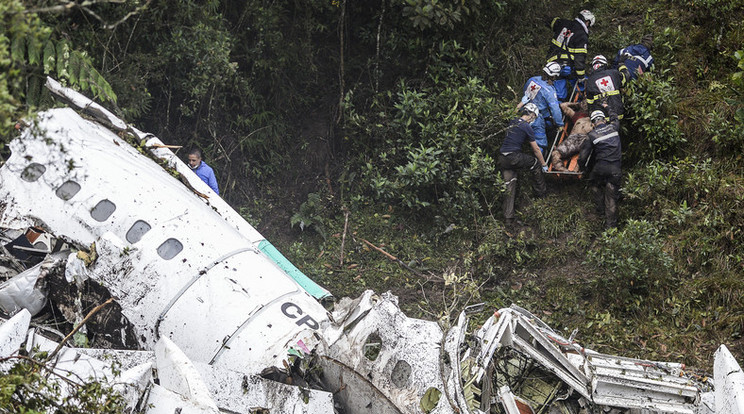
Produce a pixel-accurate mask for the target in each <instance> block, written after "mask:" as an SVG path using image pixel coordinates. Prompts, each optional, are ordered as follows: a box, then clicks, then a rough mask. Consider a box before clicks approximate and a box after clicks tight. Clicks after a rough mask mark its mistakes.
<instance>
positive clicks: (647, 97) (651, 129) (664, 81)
mask: <svg viewBox="0 0 744 414" xmlns="http://www.w3.org/2000/svg"><path fill="white" fill-rule="evenodd" d="M628 89H629V95H628V96H626V104H625V105H626V108H628V110H627V113H628V115H627V116H628V117H629V118H630V120H631V125H632V126H633V129H634V131H635V132H636V134H637V135H632V136H631V137H630V144H629V145H628V153H629V154H630V157H632V158H635V159H637V160H645V161H647V160H654V159H659V158H663V157H664V156H667V155H669V154H672V153H674V152H675V151H677V150H678V149H679V148H680V146H682V145H684V143H685V142H687V140H686V139H685V137H684V135H683V134H682V131H681V130H680V128H679V124H678V122H679V121H678V118H677V115H676V113H677V101H678V95H677V88H676V87H675V86H674V78H673V77H669V76H665V73H661V74H654V75H653V76H640V77H638V79H636V80H635V81H634V82H633V83H631V85H630V87H629V88H628Z"/></svg>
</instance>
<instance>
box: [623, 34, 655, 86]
mask: <svg viewBox="0 0 744 414" xmlns="http://www.w3.org/2000/svg"><path fill="white" fill-rule="evenodd" d="M653 47H654V35H652V34H647V35H645V36H643V38H641V43H639V44H635V45H630V46H628V47H625V48H622V49H620V50H619V51H618V52H617V57H615V63H614V65H613V67H614V68H615V69H617V68H619V67H620V65H622V64H625V67H626V68H628V72H629V73H630V80H635V79H636V78H637V77H638V76H639V75H642V74H643V73H645V72H648V71H649V70H651V68H653V66H654V58H653V56H651V49H653Z"/></svg>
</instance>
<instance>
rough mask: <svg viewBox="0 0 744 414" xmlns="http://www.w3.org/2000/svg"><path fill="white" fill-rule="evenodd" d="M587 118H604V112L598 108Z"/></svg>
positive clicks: (594, 119)
mask: <svg viewBox="0 0 744 414" xmlns="http://www.w3.org/2000/svg"><path fill="white" fill-rule="evenodd" d="M589 119H591V120H592V122H597V121H598V120H600V119H605V113H604V112H602V111H600V110H599V109H598V110H596V111H593V112H592V114H591V116H590V117H589Z"/></svg>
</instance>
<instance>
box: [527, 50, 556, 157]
mask: <svg viewBox="0 0 744 414" xmlns="http://www.w3.org/2000/svg"><path fill="white" fill-rule="evenodd" d="M560 69H561V68H560V65H558V64H557V63H555V62H548V64H547V65H545V67H543V73H542V75H541V76H534V77H532V78H529V79H528V80H527V83H525V85H524V95H523V96H522V100H521V102H520V103H519V105H517V109H519V108H521V107H522V106H523V105H525V104H527V103H528V102H530V103H534V104H535V105H537V109H539V111H540V116H538V117H537V118H536V119H535V121H534V122H533V123H532V129H533V130H534V131H535V137H536V138H535V141H537V146H538V147H540V150H541V151H542V153H543V154H545V153H546V152H545V151H546V149H547V148H548V136H547V129H549V128H552V127H553V126H557V127H559V128H562V127H563V116H562V115H561V107H560V102H558V98H557V97H556V95H555V88H554V87H553V82H554V81H555V79H556V78H557V77H558V73H559V72H560ZM551 118H552V119H551Z"/></svg>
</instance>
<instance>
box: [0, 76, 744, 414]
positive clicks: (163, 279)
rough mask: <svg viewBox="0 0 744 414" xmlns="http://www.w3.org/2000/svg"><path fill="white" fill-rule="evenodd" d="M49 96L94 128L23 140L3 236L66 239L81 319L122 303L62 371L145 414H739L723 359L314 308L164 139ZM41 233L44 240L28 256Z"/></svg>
mask: <svg viewBox="0 0 744 414" xmlns="http://www.w3.org/2000/svg"><path fill="white" fill-rule="evenodd" d="M48 87H49V88H50V89H51V90H52V91H53V92H54V93H55V94H57V95H59V96H61V97H63V98H64V99H65V101H66V102H68V103H70V104H71V105H73V106H74V107H76V108H78V109H79V110H81V111H82V112H83V113H85V114H86V117H83V116H81V115H79V114H78V113H77V112H75V111H74V110H73V109H70V108H58V109H52V110H48V111H45V112H42V113H40V114H39V116H38V118H37V119H36V120H35V121H34V122H33V124H32V125H31V126H30V127H28V128H26V129H25V130H24V131H23V132H22V134H21V136H20V137H19V138H17V139H16V140H14V141H13V142H11V144H10V148H11V151H12V154H11V156H10V158H9V159H8V160H7V161H6V163H5V164H4V165H3V166H2V168H1V169H0V200H4V201H3V202H2V203H0V231H2V234H0V236H2V235H4V236H3V239H4V241H5V242H4V243H3V244H4V245H5V246H8V245H9V244H10V247H13V246H20V247H22V248H21V249H13V250H12V251H13V254H14V255H21V254H22V253H24V252H25V253H34V254H36V255H37V256H34V260H40V259H41V258H43V257H41V258H39V257H38V254H40V253H41V252H51V251H58V250H57V248H58V247H59V243H57V241H62V242H63V243H67V244H68V245H69V246H70V247H71V248H72V249H73V250H77V252H70V253H66V254H67V256H62V257H63V260H58V261H57V262H56V263H57V266H56V267H54V269H55V271H50V272H49V273H48V274H46V275H45V276H44V279H45V281H46V282H47V284H48V289H49V292H48V295H47V298H48V299H49V301H50V302H51V303H52V304H53V306H52V307H51V308H52V309H57V310H59V311H60V312H61V313H62V314H64V316H65V318H66V319H67V320H68V322H70V323H75V322H79V321H80V320H81V319H82V318H81V317H82V316H83V315H84V314H85V313H86V312H87V311H88V310H89V309H91V308H93V307H94V306H96V305H98V304H101V303H104V302H106V301H107V300H108V299H109V298H113V299H114V303H112V304H111V305H109V306H107V307H105V308H103V310H101V311H100V312H98V313H96V314H94V315H88V316H87V317H86V318H87V322H86V324H85V325H86V327H87V328H88V330H87V333H86V335H87V338H88V340H89V344H92V345H93V346H99V347H103V348H108V349H97V350H91V349H77V348H67V347H64V348H62V351H60V352H59V354H58V355H57V356H56V357H55V361H56V364H57V365H56V367H57V368H62V369H65V370H68V371H69V372H74V373H76V375H78V376H79V377H80V378H87V377H92V378H97V379H99V380H101V381H109V382H110V381H112V379H113V378H114V377H115V376H116V372H113V371H112V370H111V365H110V363H109V364H106V363H101V361H104V360H107V359H108V358H114V359H115V360H116V361H118V362H117V364H120V366H121V367H122V369H121V371H122V372H123V373H124V374H123V375H122V378H119V379H117V380H116V383H121V384H122V385H121V386H120V388H119V389H120V391H121V392H122V393H124V395H125V396H126V400H127V403H128V404H129V408H130V409H131V410H133V411H136V412H143V413H161V412H162V413H166V412H167V413H172V412H175V411H179V410H181V411H184V412H185V411H188V412H195V413H216V412H266V411H268V412H293V413H308V414H310V413H336V412H340V413H375V414H387V413H435V414H449V413H472V414H476V413H490V412H494V413H495V412H506V413H509V414H511V413H517V412H520V413H523V412H535V413H557V412H561V413H565V414H584V413H594V412H603V413H604V412H607V413H620V412H624V413H625V412H627V413H639V414H640V413H672V412H674V413H695V414H709V413H742V412H743V411H742V409H741V407H740V405H741V403H740V401H741V400H742V398H741V395H742V389H744V385H742V382H743V381H742V379H741V369H740V368H739V366H738V364H737V363H736V361H735V359H734V358H733V357H731V355H730V354H729V353H728V351H727V350H726V349H725V347H722V348H721V349H720V350H719V352H718V353H717V355H716V379H715V383H713V382H711V381H709V380H703V379H701V378H699V377H696V376H694V375H690V374H688V373H687V371H686V370H685V368H684V366H682V365H680V364H674V363H665V362H656V361H646V360H640V359H631V358H623V357H619V356H610V355H604V354H600V353H597V352H594V351H592V350H589V349H585V348H583V347H582V346H580V345H579V344H577V343H576V342H575V341H573V338H570V339H566V338H564V337H563V336H562V335H560V334H559V333H557V332H555V331H553V330H552V329H551V328H550V327H549V326H547V325H546V324H545V323H543V322H542V321H541V320H540V319H538V318H536V317H535V316H534V315H531V314H530V313H529V312H527V311H526V310H524V309H521V308H519V307H512V308H506V309H501V310H499V311H498V312H496V313H495V314H494V315H493V316H491V317H490V318H489V319H487V321H486V322H485V323H484V324H483V325H482V326H481V327H479V328H477V329H475V330H472V329H471V327H470V325H471V320H470V318H471V315H472V314H474V313H478V312H482V309H483V307H482V306H480V307H479V306H474V307H469V308H466V309H465V311H463V312H462V313H461V314H460V316H459V318H458V320H457V323H456V324H455V325H454V326H452V327H449V328H448V329H444V328H442V327H441V326H440V325H439V324H437V323H435V322H431V321H423V320H418V319H413V318H408V317H407V316H406V315H405V314H403V312H402V311H401V310H400V308H399V307H398V303H397V298H395V296H393V295H391V294H389V293H386V294H381V295H377V294H375V293H374V292H371V291H367V292H364V293H363V294H362V295H361V296H360V297H359V298H357V299H355V300H351V299H342V300H341V301H339V302H338V303H337V304H336V306H335V310H334V311H333V312H332V313H328V312H327V311H326V309H325V308H324V307H323V306H322V305H321V304H320V303H319V302H318V300H319V299H323V298H328V297H330V293H328V292H327V291H325V290H324V289H322V288H321V287H319V286H318V285H316V284H315V283H314V282H312V280H310V279H308V278H307V277H306V276H305V275H303V274H301V272H299V271H298V270H297V269H296V268H294V266H291V263H289V262H288V261H286V258H284V257H283V256H281V254H280V253H279V252H278V250H276V249H275V248H274V247H273V246H271V245H270V244H269V243H268V242H267V241H266V240H265V239H264V238H263V236H261V235H260V234H259V233H258V232H257V231H256V230H255V229H254V228H253V227H252V226H250V225H249V224H248V223H247V222H245V220H243V219H242V217H240V215H239V214H238V213H237V212H235V211H234V210H233V209H231V208H230V206H229V205H227V204H226V203H225V202H224V201H223V200H222V199H220V198H219V197H217V196H216V195H215V194H214V193H212V192H211V190H210V189H209V188H208V187H207V186H206V184H204V183H203V182H201V180H199V179H198V178H197V177H195V176H194V175H193V173H192V172H191V171H190V170H189V169H188V167H187V166H186V165H185V164H184V163H183V162H181V161H180V160H178V158H177V157H176V156H175V154H173V153H172V152H171V151H170V150H169V149H168V148H166V147H165V146H163V145H162V142H160V141H159V140H158V139H157V138H155V137H153V136H152V135H150V134H145V133H142V132H140V131H138V130H136V129H135V128H133V127H131V126H129V125H127V124H126V123H125V122H123V121H121V120H120V119H118V118H116V117H115V116H114V115H112V114H111V113H110V112H108V111H106V110H105V108H102V107H100V106H98V105H97V104H95V103H93V102H92V101H90V100H88V99H87V98H85V97H84V96H82V95H80V94H78V93H76V92H74V91H72V90H69V89H66V88H63V87H61V86H60V85H59V84H58V83H56V82H54V81H53V80H51V79H50V80H49V82H48ZM130 143H132V144H134V145H135V146H137V147H138V148H135V147H134V146H132V145H130ZM144 154H148V155H149V156H145V155H144ZM174 175H175V176H179V175H180V177H181V180H177V179H176V178H174ZM184 184H186V185H184ZM31 228H33V229H36V230H34V231H33V233H29V229H31ZM35 233H43V234H45V235H46V236H45V237H47V239H46V242H45V245H44V246H41V245H38V246H37V245H35V244H31V240H30V239H29V236H28V235H29V234H32V237H33V234H35ZM24 237H25V239H24ZM53 241H55V242H54V243H52V242H53ZM13 242H15V244H11V243H13ZM52 244H54V245H55V246H54V247H52ZM29 245H30V247H29ZM28 249H32V250H28ZM36 250H38V251H36ZM8 251H10V250H8ZM84 253H85V254H84ZM59 254H60V255H64V254H65V253H61V252H60V253H59ZM6 256H7V257H6ZM26 259H28V258H26ZM0 266H2V269H0V270H2V272H4V273H3V274H7V275H11V274H12V273H13V271H15V273H21V272H23V270H24V269H25V268H29V267H31V266H33V263H32V262H29V261H28V260H20V259H18V258H17V257H15V258H14V257H10V255H5V256H0ZM19 267H23V269H21V268H19ZM60 267H64V269H61V268H60ZM23 291H24V292H32V291H31V290H28V288H25V289H24V290H23ZM39 292H43V291H42V290H39ZM1 296H2V294H1V293H0V297H1ZM21 302H22V304H24V307H25V305H31V304H32V303H36V302H34V301H31V300H26V301H25V303H23V302H24V301H21ZM30 307H33V306H30ZM88 317H89V318H88ZM30 318H31V315H30V313H28V311H26V310H23V311H20V312H18V313H17V314H16V315H15V316H14V317H13V318H12V319H11V320H10V321H9V322H6V323H5V324H3V325H2V326H0V339H2V341H3V342H2V343H1V344H0V345H3V344H6V343H7V344H8V345H7V346H2V347H0V350H1V351H2V352H3V355H12V354H13V353H17V352H18V347H19V346H21V344H23V343H25V344H26V345H25V351H24V352H28V353H33V352H36V351H37V350H40V349H46V350H49V349H54V348H56V345H55V344H56V343H55V342H52V341H50V340H49V339H44V337H43V335H42V332H41V330H32V331H31V332H30V333H29V334H28V336H26V331H27V328H21V327H22V325H24V324H25V325H26V327H27V326H28V320H30ZM6 327H7V328H6ZM110 348H125V349H127V350H113V349H110ZM3 355H0V357H3ZM719 367H720V368H719ZM0 369H7V366H5V365H2V366H0ZM55 369H56V368H55ZM112 375H113V376H112ZM156 382H157V383H156ZM714 390H715V391H714ZM737 404H738V405H737ZM731 407H735V408H731ZM736 407H738V408H736Z"/></svg>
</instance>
